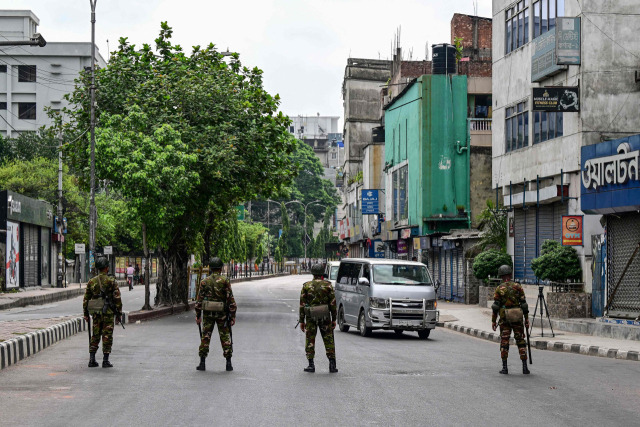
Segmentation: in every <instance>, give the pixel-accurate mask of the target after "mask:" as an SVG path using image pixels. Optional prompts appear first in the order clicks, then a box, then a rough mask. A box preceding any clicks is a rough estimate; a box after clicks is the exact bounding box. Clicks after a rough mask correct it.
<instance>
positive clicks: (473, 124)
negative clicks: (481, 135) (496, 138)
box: [467, 119, 491, 132]
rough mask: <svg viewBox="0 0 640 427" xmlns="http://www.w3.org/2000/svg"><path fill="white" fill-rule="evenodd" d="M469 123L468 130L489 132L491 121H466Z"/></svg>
mask: <svg viewBox="0 0 640 427" xmlns="http://www.w3.org/2000/svg"><path fill="white" fill-rule="evenodd" d="M467 120H468V121H469V130H470V131H471V132H473V131H488V132H491V119H467Z"/></svg>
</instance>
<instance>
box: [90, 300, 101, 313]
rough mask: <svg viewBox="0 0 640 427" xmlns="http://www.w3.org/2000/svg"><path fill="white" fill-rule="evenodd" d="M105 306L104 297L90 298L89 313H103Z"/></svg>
mask: <svg viewBox="0 0 640 427" xmlns="http://www.w3.org/2000/svg"><path fill="white" fill-rule="evenodd" d="M103 307H104V299H102V298H95V299H90V300H89V304H87V308H88V310H89V313H98V312H100V313H102V308H103Z"/></svg>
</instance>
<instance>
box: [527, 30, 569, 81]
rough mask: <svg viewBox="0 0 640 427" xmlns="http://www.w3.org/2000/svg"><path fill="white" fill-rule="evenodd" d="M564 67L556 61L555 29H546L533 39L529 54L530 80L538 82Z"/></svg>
mask: <svg viewBox="0 0 640 427" xmlns="http://www.w3.org/2000/svg"><path fill="white" fill-rule="evenodd" d="M565 68H566V67H565V66H564V65H558V64H557V62H556V29H555V28H554V29H553V30H550V31H547V32H546V33H544V34H542V35H541V36H539V37H537V38H536V39H534V40H533V55H532V56H531V81H532V82H539V81H540V80H543V79H544V78H546V77H548V76H552V75H554V74H557V73H559V72H560V71H562V70H564V69H565Z"/></svg>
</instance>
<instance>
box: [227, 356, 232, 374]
mask: <svg viewBox="0 0 640 427" xmlns="http://www.w3.org/2000/svg"><path fill="white" fill-rule="evenodd" d="M227 371H233V365H231V356H229V357H227Z"/></svg>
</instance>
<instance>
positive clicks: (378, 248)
mask: <svg viewBox="0 0 640 427" xmlns="http://www.w3.org/2000/svg"><path fill="white" fill-rule="evenodd" d="M369 258H384V243H382V240H373V241H372V242H371V246H369Z"/></svg>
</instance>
